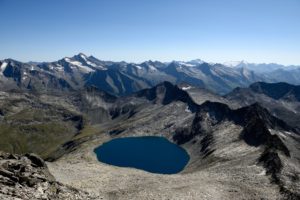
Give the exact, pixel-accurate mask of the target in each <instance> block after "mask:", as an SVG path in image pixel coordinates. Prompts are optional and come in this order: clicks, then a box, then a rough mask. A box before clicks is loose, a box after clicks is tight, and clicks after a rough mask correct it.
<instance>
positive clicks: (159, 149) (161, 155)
mask: <svg viewBox="0 0 300 200" xmlns="http://www.w3.org/2000/svg"><path fill="white" fill-rule="evenodd" d="M94 151H95V153H96V154H97V158H98V160H99V161H100V162H103V163H107V164H110V165H115V166H119V167H133V168H137V169H142V170H145V171H148V172H152V173H160V174H176V173H178V172H180V171H181V170H183V168H184V167H185V166H186V164H187V163H188V161H189V159H190V157H189V155H188V153H187V152H186V151H185V150H184V149H183V148H181V147H180V146H178V145H176V144H173V143H171V142H169V141H168V140H167V139H165V138H163V137H152V136H146V137H127V138H118V139H113V140H111V141H109V142H106V143H104V144H102V145H101V146H99V147H97V148H96V149H95V150H94Z"/></svg>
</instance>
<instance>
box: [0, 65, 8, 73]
mask: <svg viewBox="0 0 300 200" xmlns="http://www.w3.org/2000/svg"><path fill="white" fill-rule="evenodd" d="M7 64H8V63H6V62H3V63H2V64H1V67H0V72H1V75H2V74H3V72H4V70H5V69H6V67H7Z"/></svg>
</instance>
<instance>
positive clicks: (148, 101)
mask: <svg viewBox="0 0 300 200" xmlns="http://www.w3.org/2000/svg"><path fill="white" fill-rule="evenodd" d="M187 87H191V86H188V85H179V86H176V85H173V84H171V83H170V82H163V83H161V84H158V85H157V86H155V87H153V88H149V89H144V90H141V91H139V92H137V93H134V94H131V95H128V96H124V97H119V98H116V97H114V96H111V95H109V94H107V93H105V92H103V91H100V90H98V89H97V88H95V87H89V88H87V89H85V90H80V91H71V92H64V93H28V92H24V91H21V92H19V93H16V92H15V93H13V92H3V93H1V94H2V102H3V103H5V102H10V101H12V99H15V101H14V103H12V104H11V105H10V106H3V107H1V108H2V110H3V108H9V109H8V110H7V111H5V110H3V111H2V117H1V120H2V121H1V123H8V122H9V121H8V120H9V117H11V116H13V117H15V118H14V119H13V121H14V122H15V121H17V122H18V123H17V124H14V126H11V125H7V124H6V125H7V126H8V127H10V128H11V127H14V128H16V127H22V129H20V130H28V128H27V126H28V125H30V124H35V123H37V119H36V118H35V116H33V117H32V118H30V119H31V120H30V122H29V123H26V124H27V125H26V126H24V124H22V121H23V120H24V119H22V118H20V115H15V114H16V113H19V112H20V111H22V110H23V109H24V108H27V107H28V106H31V108H32V107H33V105H40V108H41V110H42V112H45V111H43V109H46V108H47V109H50V108H51V112H49V113H46V114H45V116H47V117H49V116H51V117H53V119H51V118H50V119H49V118H45V119H44V121H38V122H39V123H38V124H44V123H46V122H45V121H46V119H48V120H50V121H55V120H54V119H56V120H57V121H63V122H66V123H69V122H68V120H71V119H74V117H75V116H77V117H75V119H83V123H82V126H80V127H78V126H77V124H76V123H75V122H74V121H72V120H71V122H70V124H69V125H71V126H73V127H77V128H78V129H75V132H73V133H71V132H68V131H66V130H69V129H68V128H63V129H62V130H64V131H66V133H68V135H69V136H68V137H67V138H65V140H62V139H60V140H61V141H62V142H58V143H55V141H54V144H55V145H53V144H52V145H53V146H52V147H53V149H52V150H51V152H46V153H47V154H46V155H47V156H46V157H47V158H48V161H52V162H49V163H47V164H48V166H49V170H50V172H51V173H52V174H53V175H54V177H55V178H56V180H58V181H59V182H61V183H62V184H63V185H69V186H71V187H74V188H77V189H78V190H80V191H85V192H88V193H90V194H93V195H95V196H96V197H99V198H100V197H103V198H105V199H112V198H114V199H163V198H165V199H199V198H200V199H220V198H222V199H240V198H243V199H262V198H263V199H297V198H299V188H300V181H299V180H300V179H299V173H300V171H299V165H300V158H299V155H300V152H299V148H298V147H299V143H300V136H299V131H298V130H297V129H295V128H293V127H292V126H290V125H288V124H286V123H285V122H284V121H283V120H281V119H278V118H277V117H275V116H273V115H271V114H270V112H269V111H268V110H267V109H265V108H263V107H262V106H260V105H259V104H257V103H256V104H251V105H248V106H245V107H241V108H238V109H235V108H232V107H229V106H227V105H226V104H225V102H226V101H228V100H227V99H224V98H223V97H218V96H217V95H214V94H212V93H207V94H206V92H205V90H201V91H202V95H203V97H201V98H200V97H199V96H198V97H197V98H192V97H191V96H190V94H189V90H192V88H189V89H188V88H187ZM191 94H192V93H191ZM211 96H212V97H214V99H215V100H216V102H211V101H206V99H208V98H210V97H211ZM195 99H199V103H200V102H201V104H200V105H199V104H197V103H196V102H195ZM203 101H205V102H203ZM30 102H31V104H30ZM37 103H38V104H37ZM33 108H34V107H33ZM33 108H32V109H33ZM62 110H63V112H62V113H68V114H67V115H61V114H60V112H59V111H62ZM21 116H23V115H21ZM62 117H65V118H62ZM26 119H28V117H26ZM38 119H40V118H38ZM42 119H43V118H42ZM75 121H76V120H75ZM26 128H27V129H26ZM1 130H3V129H1ZM29 130H31V129H29ZM11 133H12V131H8V132H6V133H5V134H3V138H6V137H7V135H11ZM16 133H18V137H20V136H22V135H24V134H21V133H19V132H16ZM28 133H30V132H27V135H30V134H28ZM50 133H51V131H50V132H48V134H49V135H51V134H50ZM145 135H151V136H163V137H166V138H167V139H169V140H170V141H172V142H174V143H177V144H178V145H180V146H182V147H183V148H185V149H186V150H187V151H188V153H189V155H190V161H189V163H188V165H187V166H186V168H185V169H184V170H183V171H182V172H181V173H180V174H176V175H168V176H166V175H157V174H151V173H147V172H143V171H140V170H137V169H127V168H125V169H124V168H119V167H114V166H110V165H106V164H103V163H99V162H98V161H97V159H96V156H95V154H94V148H95V147H97V146H98V145H101V144H102V143H104V142H107V141H108V140H110V139H112V138H118V137H127V136H145ZM18 137H16V138H18ZM33 138H36V137H33ZM47 138H48V137H47ZM32 140H33V139H32ZM48 141H49V140H48ZM11 142H13V140H12V141H11ZM27 142H29V140H27ZM25 143H26V142H25ZM16 144H18V143H16ZM37 144H39V143H35V144H31V145H30V147H34V146H36V145H37ZM44 145H45V144H44ZM25 151H26V150H25ZM158 191H159V192H158ZM79 199H80V198H79ZM83 199H84V198H83Z"/></svg>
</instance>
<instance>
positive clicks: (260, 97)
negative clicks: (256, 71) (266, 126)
mask: <svg viewBox="0 0 300 200" xmlns="http://www.w3.org/2000/svg"><path fill="white" fill-rule="evenodd" d="M224 97H225V98H226V99H227V100H228V101H231V102H233V103H235V104H238V105H240V106H246V105H250V104H253V103H255V102H259V103H260V104H261V105H262V106H264V107H265V108H267V109H268V110H269V111H270V112H271V113H272V114H273V115H274V116H277V117H279V118H281V119H283V120H285V121H286V122H288V123H289V124H290V125H292V126H295V127H298V128H299V122H300V121H299V120H300V102H299V99H300V89H299V86H295V85H290V84H287V83H263V82H258V83H254V84H252V85H250V86H249V88H237V89H235V90H233V91H232V92H230V93H229V94H227V95H225V96H224Z"/></svg>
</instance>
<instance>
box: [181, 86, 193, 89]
mask: <svg viewBox="0 0 300 200" xmlns="http://www.w3.org/2000/svg"><path fill="white" fill-rule="evenodd" d="M191 88H192V87H191V86H187V87H182V88H181V89H182V90H189V89H191Z"/></svg>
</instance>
